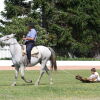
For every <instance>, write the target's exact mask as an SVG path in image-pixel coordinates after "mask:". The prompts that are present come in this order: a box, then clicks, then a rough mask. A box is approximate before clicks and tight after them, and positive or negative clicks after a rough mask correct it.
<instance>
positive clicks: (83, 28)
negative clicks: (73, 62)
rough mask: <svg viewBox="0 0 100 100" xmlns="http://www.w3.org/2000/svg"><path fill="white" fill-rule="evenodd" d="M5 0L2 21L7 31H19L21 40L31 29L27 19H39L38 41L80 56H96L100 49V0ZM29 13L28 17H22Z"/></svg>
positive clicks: (4, 30)
mask: <svg viewBox="0 0 100 100" xmlns="http://www.w3.org/2000/svg"><path fill="white" fill-rule="evenodd" d="M23 1H25V0H5V4H6V7H5V10H6V12H2V15H3V16H5V17H6V18H7V19H11V20H12V21H11V22H7V23H5V22H3V21H1V22H2V23H3V24H4V25H5V27H0V29H1V31H2V32H3V33H6V34H10V33H16V34H17V36H18V37H19V38H18V39H19V40H20V39H21V37H22V35H23V34H26V33H27V28H26V23H28V22H29V21H32V22H35V23H36V25H35V26H36V29H37V31H38V41H37V44H42V45H47V46H54V47H55V48H56V49H59V50H60V49H63V51H64V55H65V54H66V55H67V53H68V52H71V53H72V54H74V55H75V56H77V57H92V56H94V55H95V52H97V51H98V50H99V49H100V41H99V40H100V33H99V32H100V11H99V10H100V0H32V2H29V3H25V2H23ZM22 15H25V16H27V17H26V18H18V16H22Z"/></svg>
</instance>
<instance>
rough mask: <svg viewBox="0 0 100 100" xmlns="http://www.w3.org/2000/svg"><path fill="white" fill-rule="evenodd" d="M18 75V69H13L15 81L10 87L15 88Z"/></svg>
mask: <svg viewBox="0 0 100 100" xmlns="http://www.w3.org/2000/svg"><path fill="white" fill-rule="evenodd" d="M18 73H19V67H15V80H14V82H13V83H12V85H11V86H16V81H17V78H18Z"/></svg>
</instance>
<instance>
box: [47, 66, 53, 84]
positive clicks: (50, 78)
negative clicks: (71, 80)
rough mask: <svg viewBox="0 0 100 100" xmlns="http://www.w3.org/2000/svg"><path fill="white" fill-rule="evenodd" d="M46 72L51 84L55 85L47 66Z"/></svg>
mask: <svg viewBox="0 0 100 100" xmlns="http://www.w3.org/2000/svg"><path fill="white" fill-rule="evenodd" d="M45 71H46V73H47V74H48V76H49V81H50V84H53V81H52V77H51V72H50V71H49V69H48V68H47V66H45Z"/></svg>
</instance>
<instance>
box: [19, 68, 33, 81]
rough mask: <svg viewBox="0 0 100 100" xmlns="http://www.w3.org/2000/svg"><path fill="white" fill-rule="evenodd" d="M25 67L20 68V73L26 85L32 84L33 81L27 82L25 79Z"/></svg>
mask: <svg viewBox="0 0 100 100" xmlns="http://www.w3.org/2000/svg"><path fill="white" fill-rule="evenodd" d="M24 70H25V68H24V66H21V67H20V71H21V78H22V79H23V80H24V81H25V82H26V83H32V80H26V79H25V77H24Z"/></svg>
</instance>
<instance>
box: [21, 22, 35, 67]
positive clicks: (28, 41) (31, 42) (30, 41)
mask: <svg viewBox="0 0 100 100" xmlns="http://www.w3.org/2000/svg"><path fill="white" fill-rule="evenodd" d="M28 29H29V32H28V33H27V35H26V37H25V38H23V40H25V45H26V53H27V58H28V66H31V50H32V48H33V47H34V46H35V41H36V37H37V32H36V30H35V27H34V24H33V23H29V24H28Z"/></svg>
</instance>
